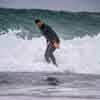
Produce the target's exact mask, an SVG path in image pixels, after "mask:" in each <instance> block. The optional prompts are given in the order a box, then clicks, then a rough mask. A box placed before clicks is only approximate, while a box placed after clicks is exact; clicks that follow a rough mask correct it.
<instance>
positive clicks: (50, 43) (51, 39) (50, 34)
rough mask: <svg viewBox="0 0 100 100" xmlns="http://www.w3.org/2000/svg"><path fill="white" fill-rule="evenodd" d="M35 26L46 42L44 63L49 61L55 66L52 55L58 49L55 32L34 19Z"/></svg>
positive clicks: (58, 41)
mask: <svg viewBox="0 0 100 100" xmlns="http://www.w3.org/2000/svg"><path fill="white" fill-rule="evenodd" d="M35 24H36V25H37V26H38V28H39V29H40V31H41V33H42V34H43V36H44V37H45V38H46V40H47V49H46V51H45V55H44V56H45V59H46V61H47V62H48V63H50V60H52V62H53V64H54V65H56V66H57V63H56V59H55V56H54V55H53V52H54V51H55V50H56V48H59V44H60V40H59V38H58V36H57V34H56V32H54V31H53V30H52V28H51V27H50V26H48V25H46V24H45V23H44V22H42V21H41V20H40V19H36V20H35Z"/></svg>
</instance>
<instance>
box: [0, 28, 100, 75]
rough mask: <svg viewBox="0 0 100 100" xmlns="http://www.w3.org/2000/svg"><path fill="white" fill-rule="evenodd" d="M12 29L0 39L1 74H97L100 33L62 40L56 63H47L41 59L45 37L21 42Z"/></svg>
mask: <svg viewBox="0 0 100 100" xmlns="http://www.w3.org/2000/svg"><path fill="white" fill-rule="evenodd" d="M18 32H20V30H14V31H11V30H9V32H8V33H7V34H5V35H1V36H0V71H11V72H15V71H18V72H19V71H20V72H25V71H29V72H38V71H39V72H55V71H57V72H73V73H88V74H100V34H98V35H95V36H93V37H90V36H88V35H87V36H84V37H82V38H79V37H76V38H74V39H71V40H64V39H63V38H61V45H60V48H59V49H58V50H56V52H55V56H56V59H57V63H58V65H59V67H58V68H56V67H55V66H54V65H53V64H47V63H46V62H45V59H44V52H45V49H46V41H45V39H44V37H33V38H32V40H28V39H27V38H26V39H22V38H20V37H18V36H17V35H16V34H17V33H18Z"/></svg>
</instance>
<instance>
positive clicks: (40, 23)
mask: <svg viewBox="0 0 100 100" xmlns="http://www.w3.org/2000/svg"><path fill="white" fill-rule="evenodd" d="M35 24H36V25H37V26H38V28H42V26H43V25H44V22H43V21H41V20H40V19H35Z"/></svg>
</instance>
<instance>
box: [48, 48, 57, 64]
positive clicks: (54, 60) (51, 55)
mask: <svg viewBox="0 0 100 100" xmlns="http://www.w3.org/2000/svg"><path fill="white" fill-rule="evenodd" d="M54 51H55V48H52V47H51V49H50V53H49V54H50V55H49V56H50V58H51V60H52V62H53V64H54V65H56V66H57V63H56V58H55V56H54V54H53V52H54Z"/></svg>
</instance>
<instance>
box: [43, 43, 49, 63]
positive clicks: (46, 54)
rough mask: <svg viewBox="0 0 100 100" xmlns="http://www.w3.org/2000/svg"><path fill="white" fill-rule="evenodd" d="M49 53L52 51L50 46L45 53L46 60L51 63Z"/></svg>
mask: <svg viewBox="0 0 100 100" xmlns="http://www.w3.org/2000/svg"><path fill="white" fill-rule="evenodd" d="M49 51H50V45H49V44H48V46H47V49H46V51H45V55H44V57H45V60H46V61H47V63H50V59H49V55H50V53H49Z"/></svg>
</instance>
